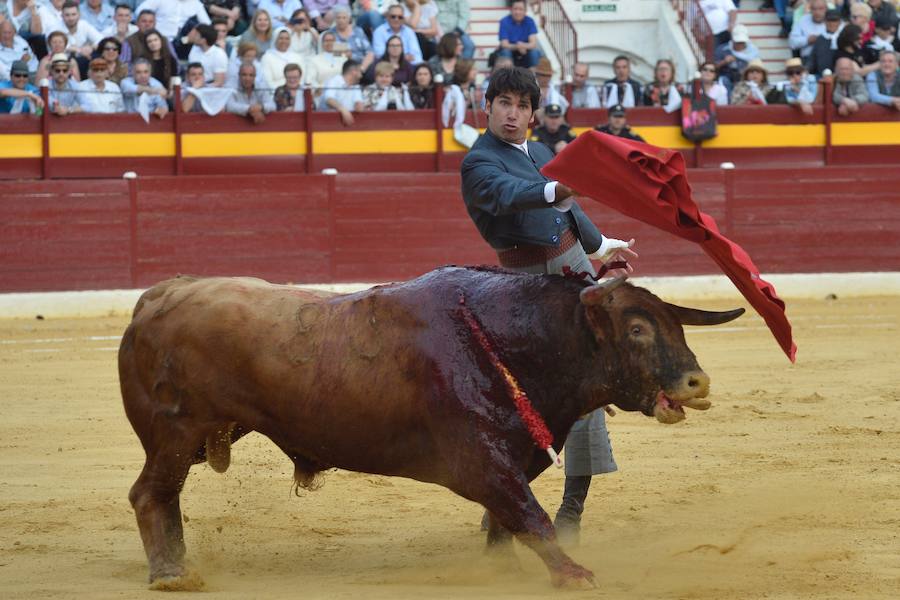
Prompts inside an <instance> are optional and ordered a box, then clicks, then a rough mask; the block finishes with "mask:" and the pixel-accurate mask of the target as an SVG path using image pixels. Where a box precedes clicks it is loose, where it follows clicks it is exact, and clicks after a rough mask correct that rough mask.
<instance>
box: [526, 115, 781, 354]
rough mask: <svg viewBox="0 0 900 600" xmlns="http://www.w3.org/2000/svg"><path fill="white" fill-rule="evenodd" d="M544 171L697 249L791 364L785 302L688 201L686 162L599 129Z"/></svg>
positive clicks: (567, 149) (676, 155) (743, 254)
mask: <svg viewBox="0 0 900 600" xmlns="http://www.w3.org/2000/svg"><path fill="white" fill-rule="evenodd" d="M541 172H542V173H543V174H544V175H546V176H547V177H549V178H550V179H553V180H556V181H560V182H562V183H563V184H565V185H567V186H569V187H570V188H572V189H575V190H578V193H579V194H584V195H586V196H588V197H590V198H592V199H593V200H596V201H597V202H600V203H602V204H605V205H607V206H609V207H610V208H613V209H615V210H617V211H619V212H620V213H622V214H624V215H627V216H629V217H632V218H635V219H637V220H639V221H643V222H644V223H647V224H648V225H653V226H654V227H657V228H659V229H662V230H663V231H668V232H669V233H671V234H673V235H676V236H678V237H680V238H684V239H686V240H690V241H692V242H696V243H698V244H700V247H701V248H703V250H704V251H705V252H706V253H707V254H708V255H709V256H710V257H711V258H712V259H713V260H714V261H716V264H718V265H719V268H720V269H722V272H723V273H725V274H726V275H727V276H728V278H729V279H731V281H732V282H733V283H734V285H735V286H737V288H738V290H740V292H741V294H743V295H744V297H745V298H746V299H747V301H748V302H749V303H750V304H751V306H753V308H754V309H756V312H757V313H759V315H760V316H761V317H762V318H763V319H764V320H765V321H766V325H768V326H769V329H770V330H771V331H772V334H773V335H774V336H775V339H776V340H777V341H778V344H779V345H780V346H781V349H782V350H784V352H785V354H787V356H788V358H789V359H790V360H791V362H794V360H795V357H796V354H797V346H796V344H794V341H793V338H792V336H791V324H790V322H789V321H788V319H787V316H786V315H785V313H784V302H783V301H782V300H781V299H780V298H779V297H778V296H777V295H776V294H775V288H774V287H773V286H772V284H770V283H768V282H766V281H764V280H763V279H762V278H761V277H760V276H759V269H757V268H756V265H754V264H753V260H751V258H750V255H749V254H747V252H746V251H744V249H743V248H741V247H740V246H738V245H737V244H735V243H734V242H732V241H731V240H729V239H728V238H726V237H725V236H724V235H722V234H721V233H719V228H718V226H717V225H716V221H715V219H713V218H712V217H711V216H709V215H708V214H706V213H704V212H701V211H700V209H699V208H698V207H697V205H696V203H694V199H693V198H692V197H691V186H690V185H689V184H688V182H687V174H686V172H685V166H684V158H683V157H682V156H681V154H680V153H678V152H675V151H674V150H666V149H663V148H657V147H656V146H651V145H650V144H644V143H641V142H634V141H631V140H626V139H624V138H620V137H615V136H612V135H608V134H605V133H600V132H598V131H588V132H585V133H582V134H581V135H579V136H578V137H577V138H576V139H575V141H573V142H572V143H570V144H569V145H567V146H566V147H565V149H563V151H562V152H560V153H559V154H558V155H557V156H556V158H554V159H553V160H552V161H550V162H549V163H547V164H546V165H545V166H544V168H543V169H541Z"/></svg>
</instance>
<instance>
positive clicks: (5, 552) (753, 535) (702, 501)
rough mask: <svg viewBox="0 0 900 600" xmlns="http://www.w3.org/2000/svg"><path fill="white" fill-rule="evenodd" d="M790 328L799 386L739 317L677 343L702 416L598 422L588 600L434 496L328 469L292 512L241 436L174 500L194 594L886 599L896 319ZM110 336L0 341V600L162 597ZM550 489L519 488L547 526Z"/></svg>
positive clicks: (585, 545)
mask: <svg viewBox="0 0 900 600" xmlns="http://www.w3.org/2000/svg"><path fill="white" fill-rule="evenodd" d="M702 307H703V308H713V309H724V308H731V307H729V306H726V305H724V304H718V303H716V304H711V303H704V305H703V306H702ZM789 316H790V317H791V319H792V321H793V323H794V326H795V331H796V339H797V343H798V345H799V348H800V351H799V354H798V363H797V364H796V365H795V366H791V365H790V364H789V362H788V361H787V359H786V358H785V357H784V355H782V354H781V352H780V350H779V349H778V347H777V346H776V344H775V342H774V340H773V339H772V338H771V337H770V335H769V333H768V332H767V331H766V330H765V329H764V328H763V324H762V322H761V320H760V319H759V318H758V317H756V316H755V315H753V316H749V315H748V316H745V317H743V318H741V319H739V320H738V321H736V322H735V323H731V324H728V325H724V326H721V327H718V328H705V329H703V328H694V329H693V330H692V331H691V332H689V334H688V341H689V343H690V345H691V346H692V348H693V349H694V351H695V352H696V353H697V355H698V357H699V359H700V363H701V365H702V366H703V367H704V368H705V370H706V371H707V373H709V374H710V376H711V377H712V381H713V394H712V400H713V409H712V410H710V411H709V412H707V413H698V412H695V411H689V415H688V420H687V421H686V422H684V423H681V424H678V425H674V426H664V425H661V424H658V423H656V422H655V421H652V420H650V419H648V418H645V417H642V416H639V415H634V414H622V413H620V414H619V415H618V416H617V417H616V418H615V419H612V420H611V422H610V431H611V433H612V437H613V445H614V448H615V451H616V456H617V458H618V461H619V465H620V468H621V471H620V472H619V473H616V474H613V475H608V476H605V477H601V478H599V479H596V480H595V483H594V486H593V488H592V489H591V498H590V504H589V507H588V512H587V514H586V516H585V521H584V533H583V542H582V546H581V547H579V548H577V549H575V550H574V551H573V552H572V554H573V556H574V557H575V558H576V559H577V560H579V561H580V562H581V563H583V564H584V565H585V566H587V567H589V568H592V569H593V570H594V572H595V574H596V576H597V581H598V583H599V584H600V587H599V589H597V590H595V591H588V592H557V591H554V590H553V588H551V586H550V583H549V578H548V576H547V573H546V570H545V569H544V567H543V566H542V565H541V563H540V562H539V561H538V559H537V558H536V556H535V555H533V554H532V553H531V552H530V551H528V550H527V549H526V548H524V547H522V546H518V545H517V548H516V553H517V555H518V557H519V559H520V562H521V570H515V569H510V568H509V567H506V568H501V567H499V566H498V565H496V564H491V563H488V562H487V561H486V560H485V558H484V556H483V544H484V540H483V535H482V534H481V533H480V532H479V531H478V522H479V519H480V516H481V510H480V508H479V507H477V506H475V505H473V504H471V503H469V502H467V501H465V500H462V499H460V498H458V497H456V496H454V495H453V494H451V493H450V492H448V491H446V490H444V489H442V488H438V487H435V486H429V485H424V484H420V483H417V482H413V481H407V480H403V479H389V478H382V477H376V476H370V475H362V474H355V473H347V472H331V473H328V474H327V479H326V483H325V486H324V487H323V488H322V489H321V490H319V491H317V492H313V493H306V494H304V496H303V497H301V498H296V497H293V496H292V495H291V493H290V492H291V465H290V462H289V461H288V459H287V457H285V456H283V455H282V454H281V453H280V452H279V451H278V450H277V449H276V448H275V447H274V445H272V444H271V443H270V442H269V441H268V440H266V439H264V438H262V437H261V436H259V435H256V434H254V435H251V436H249V437H248V438H245V439H244V440H242V441H241V442H239V443H238V444H236V445H235V447H234V451H233V462H232V467H231V469H230V470H229V471H228V473H227V474H225V475H217V474H215V473H214V472H212V470H211V469H210V468H209V467H207V466H206V465H201V466H197V467H194V469H193V470H192V471H191V475H190V477H189V479H188V482H187V485H186V487H185V491H184V493H183V494H182V507H183V509H184V513H185V521H187V523H186V525H185V531H186V540H187V545H188V556H189V557H190V558H191V561H192V563H193V565H194V566H195V567H196V568H197V569H198V570H199V571H200V573H201V574H202V575H203V577H204V579H205V580H206V584H207V585H206V593H205V594H203V595H202V596H199V597H211V598H241V599H244V598H352V599H354V600H357V599H360V598H364V599H367V600H368V599H397V598H490V599H499V598H544V597H548V596H551V595H566V596H569V597H573V598H574V597H581V598H709V599H726V598H739V599H750V598H769V599H774V598H779V599H780V598H817V599H820V598H852V599H857V598H897V597H898V594H900V462H898V461H900V387H898V381H900V374H898V371H900V361H898V354H900V341H898V340H900V298H896V297H891V298H869V299H849V300H843V299H838V300H831V301H826V300H822V301H809V302H792V303H789ZM125 325H126V321H125V319H123V318H103V319H91V320H43V321H39V320H33V321H22V320H20V321H0V402H2V415H3V418H2V421H0V598H28V599H32V598H72V597H80V598H92V599H93V598H160V597H162V596H161V595H160V594H161V593H160V592H149V591H147V590H146V576H147V571H146V564H145V559H144V553H143V549H142V547H141V544H140V539H139V536H138V532H137V526H136V524H135V521H134V516H133V514H132V511H131V507H130V506H129V504H128V500H127V498H126V495H127V493H128V489H129V487H130V485H131V483H132V482H133V481H134V479H135V477H136V476H137V474H138V472H139V470H140V468H141V464H142V462H143V454H142V451H141V448H140V445H139V443H138V441H137V438H136V437H135V436H134V434H133V432H132V431H131V428H130V426H129V424H128V422H127V420H126V419H125V415H124V413H123V410H122V406H121V399H120V397H119V390H118V380H117V374H116V365H115V356H116V353H115V350H116V347H117V345H118V338H119V335H120V334H121V332H122V330H123V329H124V327H125ZM562 482H563V477H562V474H561V473H560V472H558V471H555V470H554V471H553V472H549V471H548V472H547V473H545V474H544V475H543V476H542V477H541V478H540V479H538V481H536V482H535V485H534V487H535V490H536V493H537V494H538V497H539V498H540V499H541V501H542V503H543V505H544V506H545V507H546V508H547V509H548V511H550V512H551V513H552V512H553V511H555V509H556V506H557V502H558V498H559V495H560V492H561V488H562ZM194 597H198V596H196V595H195V596H194Z"/></svg>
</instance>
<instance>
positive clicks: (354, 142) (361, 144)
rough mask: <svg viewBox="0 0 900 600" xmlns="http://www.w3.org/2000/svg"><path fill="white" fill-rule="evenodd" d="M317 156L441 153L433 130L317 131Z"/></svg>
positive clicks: (315, 146)
mask: <svg viewBox="0 0 900 600" xmlns="http://www.w3.org/2000/svg"><path fill="white" fill-rule="evenodd" d="M313 152H314V153H315V154H400V153H406V154H420V153H434V152H437V135H435V132H434V130H431V129H411V130H386V131H316V132H315V133H313Z"/></svg>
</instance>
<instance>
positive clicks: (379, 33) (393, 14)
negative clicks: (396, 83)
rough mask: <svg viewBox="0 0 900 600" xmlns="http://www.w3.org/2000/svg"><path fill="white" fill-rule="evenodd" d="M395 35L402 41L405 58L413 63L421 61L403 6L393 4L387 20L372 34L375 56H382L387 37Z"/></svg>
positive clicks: (418, 47)
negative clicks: (406, 21)
mask: <svg viewBox="0 0 900 600" xmlns="http://www.w3.org/2000/svg"><path fill="white" fill-rule="evenodd" d="M394 36H397V37H399V38H400V40H401V41H402V42H403V48H404V49H405V51H406V60H407V61H408V62H409V63H410V64H413V65H417V64H419V63H420V62H422V49H421V47H420V46H419V40H418V39H417V38H416V32H415V31H413V29H412V27H409V26H408V25H406V23H405V17H404V16H403V7H402V6H400V5H399V4H394V5H393V6H391V7H390V8H389V9H388V12H387V21H386V22H385V23H383V24H382V25H380V26H379V27H378V28H377V29H375V31H374V33H373V34H372V50H373V51H374V52H375V56H383V55H384V53H385V50H386V48H387V41H388V38H391V37H394Z"/></svg>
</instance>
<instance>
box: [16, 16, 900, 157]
mask: <svg viewBox="0 0 900 600" xmlns="http://www.w3.org/2000/svg"><path fill="white" fill-rule="evenodd" d="M112 2H119V3H117V4H113V3H112ZM346 2H347V0H303V1H302V2H301V0H243V1H240V0H143V1H141V0H137V1H135V0H84V1H83V2H82V3H81V4H79V3H78V1H77V0H7V1H6V2H2V1H0V112H13V113H18V112H21V113H29V112H30V113H35V112H39V111H41V110H43V109H44V107H43V102H42V100H41V98H40V92H39V90H38V89H37V88H36V85H37V83H38V82H39V81H41V80H43V79H46V80H48V81H49V106H47V107H46V109H47V110H49V111H51V112H52V113H54V114H56V115H60V116H63V115H67V114H72V113H77V112H86V113H113V112H130V113H140V114H141V115H142V116H143V117H144V118H145V119H149V118H151V117H152V116H155V117H157V118H165V117H166V115H167V114H168V113H169V112H170V111H171V110H173V109H174V108H175V102H174V98H173V93H174V91H173V87H174V84H175V82H176V81H178V80H179V79H181V80H183V82H184V83H182V84H181V85H182V92H181V109H182V110H183V111H185V112H206V113H209V114H216V113H218V112H221V111H227V112H231V113H234V114H238V115H242V116H245V117H247V118H248V119H249V120H250V121H252V122H253V123H260V122H262V121H264V120H265V115H266V114H267V113H270V112H274V111H302V110H305V109H307V108H309V109H315V110H322V111H335V112H337V113H338V114H339V115H340V119H341V121H342V122H343V123H344V124H346V125H351V124H353V123H354V113H357V112H359V111H388V110H414V109H421V108H436V107H435V106H434V104H435V98H436V97H437V94H436V93H435V86H436V85H442V86H443V89H444V94H443V96H444V98H445V99H444V103H443V105H442V106H441V107H437V108H441V109H442V114H443V118H444V122H445V124H446V125H459V124H460V123H462V121H463V119H464V118H465V114H466V111H467V110H470V109H473V108H477V107H478V106H479V105H480V106H484V92H485V90H486V88H487V85H488V82H489V77H488V78H487V79H486V80H485V81H484V82H483V83H482V84H481V85H479V84H478V80H477V74H478V73H477V69H476V67H475V63H474V62H473V60H472V55H473V53H474V44H473V43H472V40H471V38H470V37H469V35H468V34H467V33H466V29H467V27H468V23H469V5H468V0H374V1H373V0H356V1H355V2H354V3H353V5H352V8H351V7H350V6H349V5H348V4H347V3H346ZM700 5H701V7H702V9H703V10H704V12H705V14H706V18H707V20H708V22H709V24H710V27H711V29H712V33H713V35H714V37H715V41H716V46H715V51H714V54H713V58H712V60H710V61H709V62H706V63H704V64H702V65H701V66H700V69H699V72H698V76H697V79H696V80H695V81H692V82H684V83H679V82H678V81H676V80H675V74H676V69H675V65H674V64H673V62H672V61H671V60H668V59H665V58H662V59H660V60H658V61H657V62H656V64H655V67H654V70H653V79H652V81H650V82H648V83H646V84H642V83H641V82H639V81H637V80H636V79H635V78H634V77H633V75H632V64H631V60H630V58H629V57H628V56H625V55H621V56H618V57H616V58H615V60H614V61H613V72H614V76H613V77H612V78H610V79H609V80H607V81H605V82H604V83H602V84H601V85H596V86H595V85H593V84H591V83H590V81H591V79H590V72H589V66H588V65H587V64H584V63H577V64H575V65H574V67H573V69H572V73H571V78H572V87H571V89H570V90H569V91H568V93H563V91H562V90H561V89H560V87H559V85H558V84H557V83H555V82H554V72H553V68H552V65H551V62H550V60H548V58H546V57H544V56H543V55H542V54H541V52H540V49H539V48H538V43H537V33H538V27H537V22H536V21H535V20H534V19H533V18H532V17H531V16H529V15H528V14H527V13H528V5H527V3H526V0H511V2H510V3H509V14H508V15H507V16H505V17H503V18H502V19H501V20H500V21H499V23H498V25H497V31H498V34H497V35H498V46H497V49H496V51H495V52H494V53H493V55H492V56H491V59H490V61H489V63H490V64H491V65H492V68H493V69H495V70H496V69H500V68H506V67H509V66H512V65H516V66H524V67H528V68H531V69H532V70H533V71H534V73H535V77H536V79H537V81H538V83H539V86H540V88H541V107H539V110H538V113H537V116H538V119H539V124H540V128H539V129H536V130H535V135H538V136H545V137H546V139H547V140H548V141H550V142H551V145H552V146H553V147H561V146H560V144H564V143H565V142H566V141H567V138H568V136H569V135H570V132H569V131H568V126H567V125H566V124H565V115H566V112H567V111H568V109H569V108H601V107H602V108H607V109H609V110H610V112H609V119H610V121H609V123H606V124H604V125H598V127H605V128H607V129H608V130H610V131H612V132H613V133H615V134H617V135H619V134H623V132H624V136H625V137H628V136H630V135H633V134H632V133H631V132H630V129H629V128H628V126H627V123H625V121H624V119H625V112H626V110H627V109H630V108H632V107H636V106H655V107H660V108H663V109H664V110H666V111H668V112H672V111H675V110H678V109H679V108H680V107H681V104H682V100H683V99H684V98H685V97H687V96H690V95H697V94H703V95H706V96H708V97H709V98H711V99H712V100H714V101H715V102H716V104H718V105H725V104H733V105H765V104H789V105H794V106H796V107H797V108H798V110H801V111H803V112H805V113H812V105H813V104H814V103H815V102H816V101H817V99H818V100H821V98H820V97H819V94H821V90H822V89H823V88H822V87H821V86H819V85H818V81H819V80H821V79H822V78H832V80H833V83H834V86H833V98H832V101H833V102H834V104H835V106H836V107H837V110H838V112H839V113H840V114H842V115H846V114H852V113H853V112H855V111H857V110H859V107H860V106H862V105H863V104H866V103H868V102H875V103H878V104H883V105H885V106H889V107H893V108H896V109H898V110H900V73H898V67H897V62H898V59H897V51H898V50H900V39H898V34H897V24H898V13H897V7H896V5H895V4H894V3H893V2H892V1H890V0H866V1H862V0H833V1H832V2H828V1H827V0H777V1H773V2H772V5H773V7H774V9H775V10H776V11H778V14H779V17H780V18H782V22H783V23H784V25H785V31H784V33H783V35H784V36H785V37H786V38H788V40H789V43H790V47H791V48H792V50H793V54H794V56H793V57H792V58H791V59H789V60H788V61H787V62H786V63H785V65H784V67H785V71H784V73H785V78H784V79H783V80H782V81H778V82H773V81H770V75H769V72H768V70H767V68H766V66H765V64H764V63H763V61H762V60H760V53H759V49H758V48H757V47H756V46H755V45H754V44H753V43H752V41H751V39H750V36H749V34H748V31H747V27H746V26H744V25H742V24H741V23H740V19H739V16H738V11H737V6H736V1H735V0H700ZM306 89H309V90H311V93H312V105H311V106H306V102H307V100H306V97H305V94H304V90H306ZM613 109H614V110H613ZM613 112H615V114H613ZM619 119H621V121H619Z"/></svg>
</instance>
